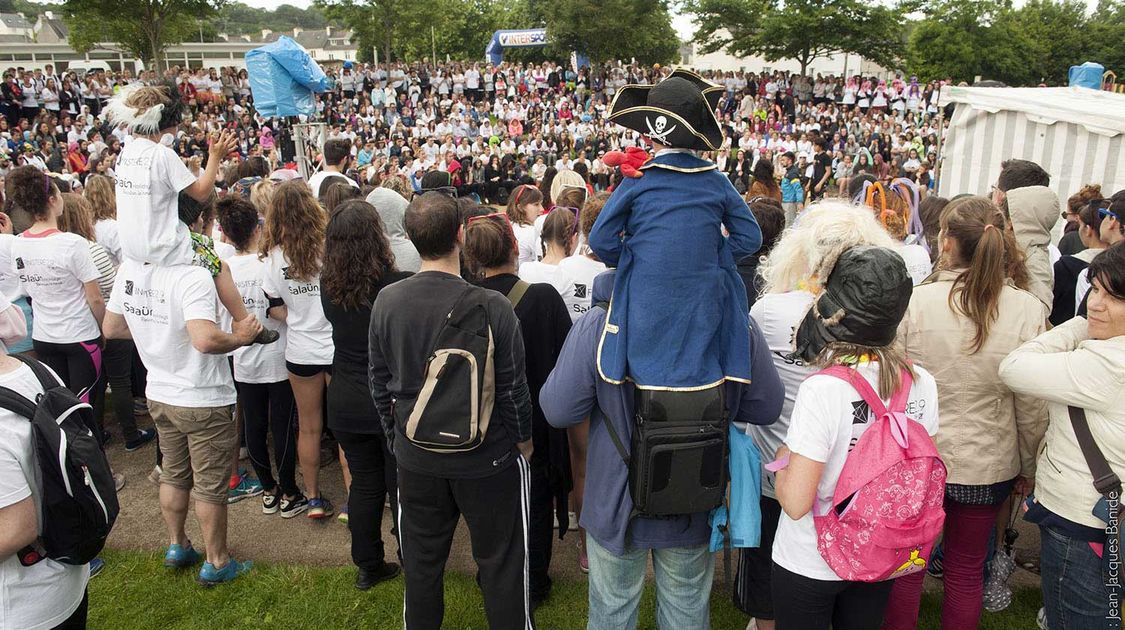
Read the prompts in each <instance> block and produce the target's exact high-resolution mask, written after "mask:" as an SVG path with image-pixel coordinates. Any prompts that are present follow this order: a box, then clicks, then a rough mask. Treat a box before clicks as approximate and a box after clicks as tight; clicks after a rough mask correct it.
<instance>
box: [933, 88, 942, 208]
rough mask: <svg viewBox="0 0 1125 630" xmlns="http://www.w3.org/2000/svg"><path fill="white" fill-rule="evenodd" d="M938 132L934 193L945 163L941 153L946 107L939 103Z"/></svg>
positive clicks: (936, 191)
mask: <svg viewBox="0 0 1125 630" xmlns="http://www.w3.org/2000/svg"><path fill="white" fill-rule="evenodd" d="M937 116H938V118H937V120H938V134H937V164H934V194H935V195H936V194H938V185H940V184H941V169H942V166H943V165H944V161H945V160H944V156H943V155H942V153H941V150H942V144H943V140H944V139H945V108H944V107H941V104H940V102H939V104H938V114H937Z"/></svg>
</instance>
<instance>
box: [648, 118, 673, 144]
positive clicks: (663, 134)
mask: <svg viewBox="0 0 1125 630" xmlns="http://www.w3.org/2000/svg"><path fill="white" fill-rule="evenodd" d="M645 125H647V126H648V135H649V137H651V138H653V139H654V140H658V141H660V143H661V144H667V143H668V141H667V138H668V134H670V133H672V132H673V131H674V130H675V129H676V125H672V126H671V127H669V126H668V118H667V117H665V116H657V117H656V120H655V121H653V120H651V119H650V118H647V117H646V118H645Z"/></svg>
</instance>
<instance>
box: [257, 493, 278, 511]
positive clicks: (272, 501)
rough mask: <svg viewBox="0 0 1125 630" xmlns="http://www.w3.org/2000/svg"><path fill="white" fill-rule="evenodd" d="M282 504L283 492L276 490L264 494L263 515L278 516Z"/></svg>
mask: <svg viewBox="0 0 1125 630" xmlns="http://www.w3.org/2000/svg"><path fill="white" fill-rule="evenodd" d="M280 503H281V492H279V491H277V490H275V491H273V492H272V493H271V492H263V493H262V514H277V509H278V505H279V504H280Z"/></svg>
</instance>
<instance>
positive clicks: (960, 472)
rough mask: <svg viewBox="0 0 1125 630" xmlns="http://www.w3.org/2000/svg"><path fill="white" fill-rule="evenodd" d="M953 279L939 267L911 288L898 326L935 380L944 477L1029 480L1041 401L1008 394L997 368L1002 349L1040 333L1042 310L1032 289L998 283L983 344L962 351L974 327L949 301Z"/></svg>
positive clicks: (1042, 415) (1041, 420) (975, 481)
mask: <svg viewBox="0 0 1125 630" xmlns="http://www.w3.org/2000/svg"><path fill="white" fill-rule="evenodd" d="M956 277H957V273H956V272H952V271H939V272H937V273H935V274H934V275H932V276H930V278H929V279H928V280H927V281H926V282H923V283H922V284H920V285H918V286H917V287H914V295H913V297H911V298H910V306H909V308H907V311H906V316H905V317H903V320H902V323H901V324H900V325H899V329H898V340H899V343H900V344H902V345H903V347H904V349H905V350H906V354H907V356H908V357H909V358H910V359H911V360H912V361H914V362H915V363H917V364H918V365H921V366H922V367H924V368H926V370H927V371H929V372H930V373H931V374H933V375H934V378H935V379H937V385H938V409H940V410H941V418H940V420H939V422H938V432H937V447H938V452H939V453H941V457H942V459H943V460H945V465H946V467H947V468H948V470H949V476H948V479H947V481H948V482H949V483H956V484H964V485H985V484H992V483H997V482H1000V481H1007V480H1009V479H1012V478H1013V477H1016V476H1017V475H1022V476H1025V477H1028V478H1034V477H1035V457H1036V454H1037V452H1038V449H1039V443H1040V441H1041V440H1042V439H1043V433H1044V431H1046V429H1047V409H1046V405H1045V404H1044V403H1043V402H1042V401H1039V400H1036V399H1034V398H1032V397H1030V396H1017V395H1015V394H1013V393H1012V391H1011V390H1009V389H1008V387H1007V386H1006V385H1004V383H1002V382H1001V381H1000V376H999V374H998V373H997V370H998V368H999V365H1000V361H1002V360H1003V359H1004V357H1006V356H1007V355H1008V353H1009V352H1011V351H1012V350H1015V349H1016V348H1018V347H1020V346H1021V345H1022V344H1023V343H1024V342H1026V341H1028V340H1031V339H1034V338H1035V337H1036V336H1037V335H1039V334H1040V333H1042V332H1043V330H1044V328H1045V325H1046V319H1047V307H1046V305H1044V304H1043V303H1042V302H1040V301H1039V300H1038V299H1037V298H1036V297H1035V296H1034V295H1032V294H1031V293H1028V292H1027V291H1022V290H1020V289H1017V288H1015V287H1014V286H1012V285H1008V286H1005V287H1004V290H1003V291H1002V292H1001V293H1000V306H999V313H998V318H997V320H996V321H994V322H993V323H992V325H991V326H990V328H989V333H988V337H987V338H986V340H985V342H984V346H982V347H981V349H980V350H979V351H977V352H976V353H974V354H969V348H970V347H971V345H972V340H973V335H974V333H975V330H976V329H975V328H974V326H973V323H972V321H971V320H969V318H967V317H964V316H962V315H959V314H956V313H955V312H954V311H953V310H952V309H951V308H950V306H949V292H950V289H951V288H952V286H953V280H954V279H955V278H956Z"/></svg>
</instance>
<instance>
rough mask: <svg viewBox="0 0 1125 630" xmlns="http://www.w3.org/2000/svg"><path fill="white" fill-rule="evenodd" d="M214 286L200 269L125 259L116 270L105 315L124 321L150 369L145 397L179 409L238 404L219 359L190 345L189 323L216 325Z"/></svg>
mask: <svg viewBox="0 0 1125 630" xmlns="http://www.w3.org/2000/svg"><path fill="white" fill-rule="evenodd" d="M218 304H219V296H218V293H216V291H215V281H214V280H213V279H212V278H211V274H210V273H208V272H207V270H206V269H204V268H202V267H194V266H187V267H182V266H181V267H158V266H154V265H143V264H141V263H138V262H136V261H132V260H126V261H125V262H124V263H122V264H121V267H120V268H118V270H117V279H116V280H115V281H114V283H113V293H112V294H111V295H110V298H109V304H108V305H107V307H106V308H107V310H109V311H110V312H113V313H118V314H120V315H122V316H124V317H125V321H126V323H128V325H129V331H130V332H131V333H132V335H133V341H134V342H135V343H136V346H137V352H139V353H140V355H141V360H142V361H143V362H144V364H145V367H147V368H148V389H146V390H145V395H146V396H147V397H148V398H149V400H155V401H157V402H162V403H164V404H167V405H176V406H178V407H196V408H199V407H223V406H226V405H233V404H234V403H235V400H236V398H237V397H236V395H235V391H234V381H233V380H232V379H231V375H230V366H229V365H227V359H226V357H225V356H223V355H221V354H203V353H202V352H200V351H198V350H196V349H195V346H193V345H192V344H191V337H190V336H189V335H188V331H187V322H188V321H191V320H205V321H209V322H216V323H217V322H218V317H217V316H216V311H217V309H218Z"/></svg>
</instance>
